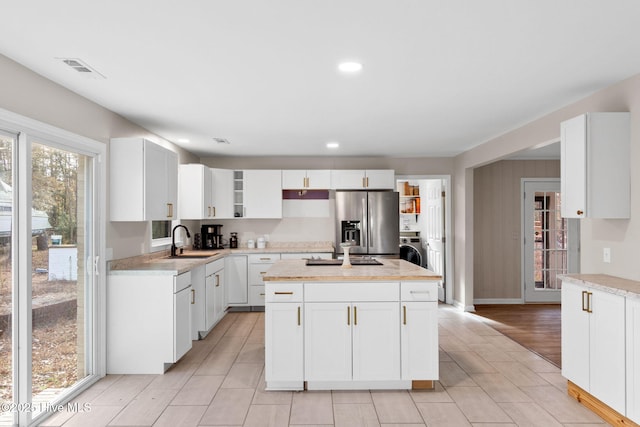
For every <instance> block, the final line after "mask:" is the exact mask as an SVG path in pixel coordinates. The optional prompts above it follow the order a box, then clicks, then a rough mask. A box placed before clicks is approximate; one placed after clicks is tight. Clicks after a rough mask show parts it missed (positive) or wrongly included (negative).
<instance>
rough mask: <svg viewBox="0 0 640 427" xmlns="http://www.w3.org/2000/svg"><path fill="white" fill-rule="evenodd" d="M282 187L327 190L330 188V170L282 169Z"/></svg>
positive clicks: (287, 188)
mask: <svg viewBox="0 0 640 427" xmlns="http://www.w3.org/2000/svg"><path fill="white" fill-rule="evenodd" d="M282 188H283V189H286V190H300V189H309V190H328V189H330V188H331V171H329V170H319V169H309V170H283V171H282Z"/></svg>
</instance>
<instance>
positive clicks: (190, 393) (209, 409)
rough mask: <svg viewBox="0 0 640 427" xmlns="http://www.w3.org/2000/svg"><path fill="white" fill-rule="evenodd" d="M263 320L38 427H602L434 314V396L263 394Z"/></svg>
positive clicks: (93, 395)
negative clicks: (436, 344)
mask: <svg viewBox="0 0 640 427" xmlns="http://www.w3.org/2000/svg"><path fill="white" fill-rule="evenodd" d="M263 324H264V313H255V312H254V313H229V314H228V315H227V316H226V317H225V318H224V319H223V320H222V321H221V322H220V323H219V324H218V325H217V326H216V327H215V328H214V330H213V331H212V332H211V333H210V334H209V335H208V336H207V338H206V339H204V340H202V341H198V342H194V343H193V344H194V346H193V349H192V350H191V351H190V352H189V353H187V355H186V356H185V357H184V358H183V359H182V360H181V361H180V362H179V363H178V364H176V365H175V366H174V367H173V368H172V369H171V370H169V371H168V372H167V373H165V375H108V376H107V377H105V378H103V379H102V380H100V381H99V382H98V383H96V384H95V385H93V386H92V387H91V388H89V389H88V390H87V391H85V392H84V393H83V394H81V395H80V396H79V397H78V398H76V399H75V401H77V402H79V403H90V404H91V409H92V410H91V412H85V413H75V414H74V413H68V412H61V413H58V414H56V415H54V416H53V417H51V418H49V419H48V420H46V421H45V422H44V423H43V424H42V425H43V426H65V427H70V426H92V427H94V426H171V427H175V426H209V425H214V426H297V425H301V426H302V425H304V426H307V427H308V426H348V427H354V426H387V427H392V426H396V427H400V426H402V427H416V426H425V425H426V426H429V427H439V426H454V427H458V426H478V427H480V426H482V427H492V426H501V427H506V426H544V427H549V426H567V427H569V426H572V427H574V426H575V427H577V426H580V427H589V426H594V425H605V423H604V422H603V421H602V420H601V419H600V418H599V417H597V416H596V415H594V414H593V413H591V412H590V411H589V410H587V409H585V408H584V407H582V406H581V405H580V404H578V403H577V402H575V401H574V400H573V399H571V398H569V397H568V396H567V394H566V391H565V387H566V382H565V380H564V379H563V378H562V377H561V375H560V371H559V369H558V368H557V367H555V366H553V365H552V364H550V363H548V362H547V361H545V360H543V359H542V358H540V357H539V356H537V355H535V354H534V353H532V352H530V351H528V350H526V349H525V348H523V347H522V346H520V345H519V344H517V343H515V342H514V341H512V340H511V339H509V338H507V337H505V336H504V335H502V334H500V333H499V332H497V331H495V330H493V329H492V328H490V327H489V326H487V325H486V324H484V323H483V322H482V321H481V320H480V319H479V318H478V317H476V316H474V315H472V314H469V313H462V312H460V311H458V310H456V309H453V308H451V307H449V306H445V305H441V306H440V310H439V324H440V328H439V330H440V381H439V382H438V383H437V387H436V389H435V390H433V391H415V392H414V391H411V392H409V391H372V392H369V391H342V392H337V391H334V392H265V391H264V372H263V371H264V349H263V345H264V327H263Z"/></svg>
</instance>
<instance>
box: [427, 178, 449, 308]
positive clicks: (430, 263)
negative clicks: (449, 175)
mask: <svg viewBox="0 0 640 427" xmlns="http://www.w3.org/2000/svg"><path fill="white" fill-rule="evenodd" d="M425 188H426V190H427V191H426V193H427V194H426V203H425V209H424V211H423V212H424V215H426V235H425V236H424V239H423V245H424V246H425V250H426V255H427V268H428V269H429V270H432V271H434V272H435V273H437V274H439V275H441V276H442V277H443V280H442V281H440V282H439V283H438V299H439V300H440V301H443V302H444V301H445V297H446V286H445V284H446V279H447V278H446V277H445V261H444V254H445V250H444V245H445V239H444V198H445V193H444V186H443V180H441V179H429V180H427V181H426V185H425Z"/></svg>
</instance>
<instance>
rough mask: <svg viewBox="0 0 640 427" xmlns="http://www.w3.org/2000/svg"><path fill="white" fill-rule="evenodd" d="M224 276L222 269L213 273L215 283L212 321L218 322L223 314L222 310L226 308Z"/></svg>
mask: <svg viewBox="0 0 640 427" xmlns="http://www.w3.org/2000/svg"><path fill="white" fill-rule="evenodd" d="M224 280H225V277H224V269H222V270H218V271H217V272H216V274H215V283H214V296H213V312H214V321H215V322H218V321H219V320H220V319H222V317H223V316H224V311H225V309H226V308H227V307H226V305H225V296H224V294H225V291H224V286H225V284H224V283H225V282H224Z"/></svg>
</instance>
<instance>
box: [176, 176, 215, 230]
mask: <svg viewBox="0 0 640 427" xmlns="http://www.w3.org/2000/svg"><path fill="white" fill-rule="evenodd" d="M178 183H179V191H178V196H179V199H180V219H207V218H212V209H211V208H212V205H213V179H212V174H211V170H210V169H209V168H208V167H206V166H204V165H201V164H188V165H180V167H179V170H178Z"/></svg>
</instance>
